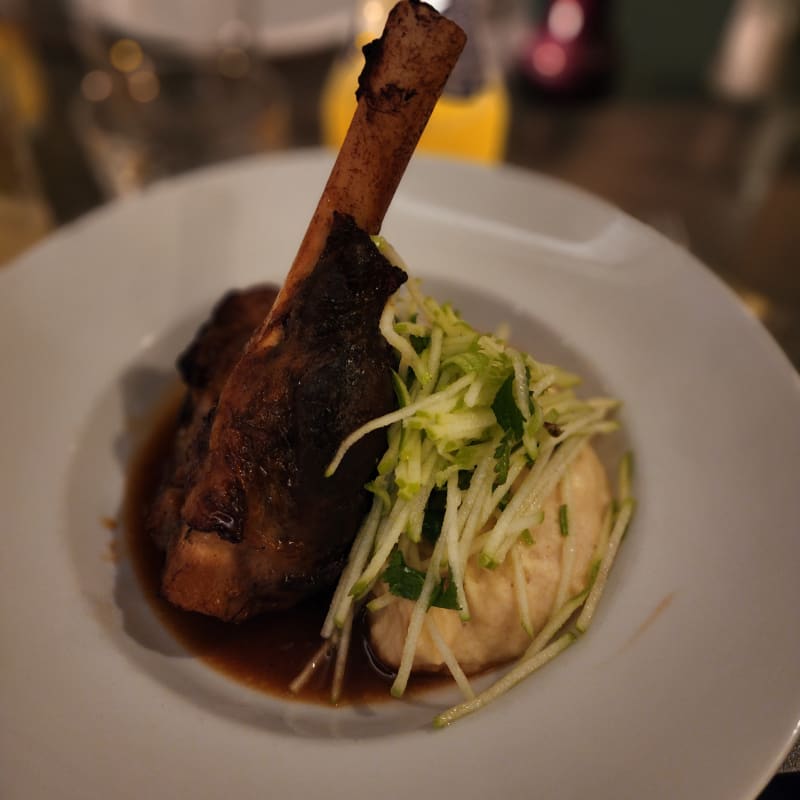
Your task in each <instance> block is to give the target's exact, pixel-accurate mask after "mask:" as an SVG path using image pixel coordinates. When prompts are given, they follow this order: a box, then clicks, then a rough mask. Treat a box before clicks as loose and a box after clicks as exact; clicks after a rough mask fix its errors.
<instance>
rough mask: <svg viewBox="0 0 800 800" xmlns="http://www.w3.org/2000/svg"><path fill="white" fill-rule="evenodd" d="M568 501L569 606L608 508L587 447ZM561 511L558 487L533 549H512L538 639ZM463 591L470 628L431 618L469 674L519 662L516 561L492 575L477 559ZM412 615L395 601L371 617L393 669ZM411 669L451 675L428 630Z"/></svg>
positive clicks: (522, 645)
mask: <svg viewBox="0 0 800 800" xmlns="http://www.w3.org/2000/svg"><path fill="white" fill-rule="evenodd" d="M570 495H571V497H570V503H569V535H570V537H574V545H575V560H574V563H573V571H572V577H571V580H570V583H569V591H568V592H567V599H569V598H571V597H574V596H575V595H576V594H578V593H580V592H581V591H583V590H584V589H585V588H586V586H587V583H588V580H589V573H590V570H591V563H592V556H593V553H594V550H595V545H596V543H597V540H598V538H599V536H600V531H601V528H602V524H603V517H604V515H605V511H606V508H607V506H608V503H609V502H610V492H609V487H608V479H607V477H606V473H605V470H604V469H603V466H602V464H601V463H600V460H599V459H598V457H597V454H596V453H595V451H594V450H593V449H592V448H591V447H588V446H587V447H585V448H584V449H583V452H582V453H581V455H580V456H579V457H578V458H577V459H576V461H575V463H574V464H573V465H572V467H571V468H570ZM562 503H564V499H563V497H562V488H561V484H560V483H559V485H558V486H557V488H556V489H555V491H553V493H552V494H551V495H550V496H549V497H548V498H547V499H546V500H545V502H544V503H543V504H542V510H543V511H544V520H543V521H542V523H541V524H540V525H538V526H536V527H535V528H534V529H533V530H532V531H531V533H532V534H533V537H534V543H533V545H525V544H521V543H518V544H516V545H515V547H517V548H519V554H520V557H521V561H522V568H523V574H524V576H525V582H526V590H527V596H528V604H529V607H530V615H531V624H532V627H533V632H534V635H535V634H536V633H537V632H538V631H540V630H541V629H542V628H543V627H544V625H545V624H546V622H547V620H548V619H549V617H550V615H551V614H552V613H553V612H554V611H555V610H556V609H554V608H553V604H554V602H555V599H556V593H557V591H558V585H559V581H560V578H561V570H562V561H563V554H564V552H566V548H565V546H564V543H565V541H566V539H565V537H563V536H562V535H561V529H560V525H559V507H560V506H561V504H562ZM464 590H465V592H466V595H467V602H468V603H469V609H470V614H471V619H470V621H469V622H466V623H464V622H462V621H461V619H460V618H459V616H458V612H456V611H451V610H448V609H443V608H431V609H430V610H429V611H428V615H429V616H431V617H432V618H433V620H434V621H435V623H436V625H437V627H438V628H439V631H440V633H441V635H442V638H443V639H444V641H445V642H446V643H447V645H448V646H449V647H450V649H451V650H452V651H453V655H454V656H455V658H456V660H457V661H458V663H459V664H460V665H461V668H462V669H463V670H464V672H466V673H467V674H471V673H475V672H479V671H480V670H482V669H485V668H486V667H488V666H491V665H493V664H498V663H501V662H504V661H510V660H511V659H514V658H517V657H519V656H520V655H522V653H523V652H524V651H525V649H526V648H527V646H528V645H529V644H530V642H531V638H530V636H529V635H528V634H527V633H526V632H525V630H524V629H523V627H522V625H521V622H520V611H519V607H518V602H517V594H516V588H515V585H514V568H513V565H512V561H511V558H510V557H507V558H506V559H505V561H504V562H503V563H502V564H501V565H500V566H498V567H497V568H496V569H493V570H490V569H485V568H483V567H480V566H478V563H477V555H475V556H473V557H472V558H470V560H469V562H468V563H467V569H466V573H465V577H464ZM413 609H414V603H413V602H412V601H410V600H404V599H398V600H396V601H395V602H393V603H391V605H388V606H386V607H384V608H382V609H379V610H378V611H375V612H373V613H371V614H370V638H371V642H372V647H373V649H374V651H375V653H376V655H377V656H378V657H379V658H380V659H381V661H383V662H384V663H385V664H386V665H388V666H394V667H397V666H398V665H399V664H400V658H401V655H402V652H403V643H404V641H405V638H406V631H407V630H408V623H409V619H410V617H411V613H412V611H413ZM413 669H414V670H415V671H428V672H430V671H437V672H438V671H440V670H443V669H446V666H445V665H444V660H443V658H442V657H441V655H440V653H439V651H438V649H437V647H436V645H435V644H434V643H433V640H432V639H431V636H430V634H429V633H428V630H427V625H425V626H423V629H422V632H421V634H420V637H419V640H418V642H417V649H416V655H415V656H414V664H413Z"/></svg>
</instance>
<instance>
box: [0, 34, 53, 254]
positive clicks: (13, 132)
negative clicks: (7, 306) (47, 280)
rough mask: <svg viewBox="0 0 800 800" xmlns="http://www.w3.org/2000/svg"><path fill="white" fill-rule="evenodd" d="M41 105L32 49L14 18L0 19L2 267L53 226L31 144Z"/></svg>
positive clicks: (0, 230)
mask: <svg viewBox="0 0 800 800" xmlns="http://www.w3.org/2000/svg"><path fill="white" fill-rule="evenodd" d="M42 106H43V95H42V91H41V83H40V81H39V78H38V75H37V70H36V67H35V62H34V61H33V60H32V57H31V55H30V51H29V50H28V49H27V47H26V45H25V41H24V39H23V37H22V36H21V34H20V32H19V30H18V29H17V28H16V27H15V25H14V24H13V22H11V21H10V20H2V19H0V266H1V265H2V264H3V263H4V262H6V261H8V260H10V259H11V258H13V257H14V256H16V255H18V254H19V253H21V252H22V251H23V250H25V249H26V248H27V247H29V246H30V245H32V244H33V243H34V242H36V241H37V240H38V239H40V238H41V237H43V236H44V235H45V234H46V233H47V231H48V230H49V229H50V227H51V217H50V210H49V208H48V205H47V203H46V201H45V199H44V196H43V194H42V192H41V189H40V186H39V182H38V179H37V174H36V169H35V165H34V160H33V156H32V154H31V150H30V146H29V145H30V139H29V134H30V132H31V131H32V129H33V127H34V126H35V124H36V123H37V122H38V119H39V117H40V116H41V109H42Z"/></svg>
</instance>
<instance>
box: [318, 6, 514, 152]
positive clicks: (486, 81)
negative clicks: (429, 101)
mask: <svg viewBox="0 0 800 800" xmlns="http://www.w3.org/2000/svg"><path fill="white" fill-rule="evenodd" d="M395 2H396V0H362V1H361V2H358V3H357V9H356V14H355V17H354V21H353V31H354V36H353V41H352V42H351V43H350V45H349V46H348V47H347V49H346V51H345V52H344V53H343V54H342V56H341V57H340V59H339V60H338V61H337V63H336V64H335V65H334V67H333V69H332V70H331V73H330V75H329V76H328V80H327V83H326V85H325V89H324V91H323V96H322V103H321V117H322V132H323V140H324V142H325V144H326V145H328V146H329V147H332V148H338V147H339V146H340V145H341V143H342V140H343V139H344V135H345V133H346V132H347V128H348V126H349V124H350V120H351V118H352V116H353V112H354V111H355V107H356V99H355V92H356V87H357V85H358V75H359V73H360V72H361V69H362V67H363V66H364V56H363V54H362V52H361V48H362V47H363V46H364V45H365V44H367V43H368V42H370V41H372V40H373V39H375V38H377V37H378V36H380V34H381V31H382V30H383V26H384V24H385V22H386V17H387V15H388V14H389V11H390V10H391V8H392V7H393V6H394V5H395ZM431 5H433V6H434V7H435V8H436V9H437V10H438V11H440V12H442V13H443V14H444V15H445V16H447V17H450V18H451V19H452V20H454V21H455V22H457V23H458V24H459V25H460V26H461V27H462V28H464V30H465V31H466V33H467V36H468V39H467V45H466V47H465V48H464V52H463V53H462V55H461V58H460V59H459V61H458V64H457V65H456V67H455V69H454V70H453V74H452V75H451V76H450V80H449V81H448V83H447V86H446V87H445V90H444V94H443V95H442V97H441V99H440V100H439V103H438V104H437V106H436V108H435V110H434V112H433V115H432V116H431V119H430V121H429V122H428V125H427V127H426V129H425V132H424V133H423V135H422V138H421V139H420V142H419V146H418V148H417V149H418V150H419V151H420V152H428V153H437V154H442V155H449V156H454V157H460V158H465V159H471V160H475V161H482V162H487V163H493V162H496V161H500V160H501V159H502V158H503V156H504V154H505V145H506V135H507V130H508V122H509V98H508V92H507V90H506V85H505V80H504V76H503V74H502V70H501V68H500V64H499V59H498V58H497V56H496V53H495V52H494V50H493V47H492V40H491V37H490V34H489V31H488V29H487V13H488V4H487V2H486V0H438V2H437V0H433V2H431Z"/></svg>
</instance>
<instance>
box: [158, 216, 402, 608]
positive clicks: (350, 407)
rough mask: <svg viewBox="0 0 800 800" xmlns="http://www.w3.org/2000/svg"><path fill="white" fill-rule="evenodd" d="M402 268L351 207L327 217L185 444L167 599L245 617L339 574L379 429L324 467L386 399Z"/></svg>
mask: <svg viewBox="0 0 800 800" xmlns="http://www.w3.org/2000/svg"><path fill="white" fill-rule="evenodd" d="M404 280H405V274H404V273H403V271H402V270H400V269H398V268H396V267H393V266H392V265H391V264H389V262H388V261H387V260H386V259H385V258H383V256H381V255H380V254H379V253H378V251H377V249H376V248H375V246H374V245H373V244H372V241H371V240H370V238H369V236H368V235H367V234H366V233H364V232H363V231H361V230H359V229H358V228H357V227H356V225H355V223H354V221H353V220H352V218H350V217H347V216H344V215H341V214H336V215H335V217H334V223H333V227H332V229H331V233H330V235H329V237H328V239H327V242H326V245H325V248H324V250H323V253H322V256H321V257H320V259H319V262H318V263H317V265H316V266H315V267H314V269H313V271H312V272H311V273H310V274H309V275H308V276H307V277H306V278H305V279H304V280H303V281H302V282H301V283H300V284H299V285H298V286H297V288H296V290H295V292H294V293H293V298H292V302H291V303H290V304H288V305H287V306H285V307H284V309H282V313H281V314H280V315H279V316H278V317H277V318H274V317H273V319H272V320H271V325H270V327H271V328H272V329H273V330H274V329H276V328H277V329H279V330H280V337H279V339H280V341H279V342H278V343H277V344H276V345H275V346H273V347H268V348H262V347H257V346H253V342H251V343H250V346H248V347H247V348H246V349H245V350H244V353H243V354H242V356H241V358H240V359H239V360H238V362H237V363H236V365H235V366H234V367H233V369H232V370H231V371H230V373H229V374H228V376H227V379H226V380H224V384H225V385H224V388H223V389H222V392H221V395H220V397H219V401H218V405H217V407H216V409H215V410H214V411H213V414H212V415H209V420H210V425H208V423H206V425H205V428H204V430H203V431H202V434H203V435H206V434H207V442H206V441H203V442H202V443H201V444H200V445H199V446H197V445H196V444H193V445H191V446H193V447H195V451H194V452H195V453H196V454H199V456H200V457H199V460H198V463H197V464H196V467H194V468H193V470H192V475H191V477H190V479H189V480H187V482H186V484H187V491H186V496H185V501H184V504H183V507H182V511H181V522H182V528H181V530H180V531H179V532H178V533H177V535H172V536H170V537H169V542H168V546H167V560H166V567H165V571H164V576H163V582H162V590H163V593H164V595H165V596H166V597H167V599H168V600H170V601H171V602H173V603H174V604H176V605H178V606H181V607H183V608H186V609H188V610H193V611H200V612H202V613H205V614H211V615H213V616H216V617H219V618H221V619H225V620H242V619H245V618H246V617H248V616H251V615H253V614H255V613H258V612H260V611H263V610H266V609H272V608H285V607H288V606H291V605H293V604H294V603H296V602H297V601H298V600H300V599H302V598H303V597H306V596H308V595H309V594H311V593H313V592H315V591H317V590H318V589H320V588H323V587H325V586H328V585H330V584H331V583H332V582H333V581H334V580H335V579H336V577H337V575H338V573H339V571H340V570H341V566H342V563H343V561H344V559H345V558H346V554H347V550H348V547H349V544H350V542H351V541H352V538H353V536H354V535H355V532H356V530H357V528H358V524H359V522H360V519H361V517H362V516H363V513H364V511H365V500H366V498H365V496H364V492H363V489H362V487H363V484H364V483H365V482H366V481H367V480H369V478H370V476H371V474H372V472H373V471H374V469H375V465H376V462H377V460H378V458H379V457H380V455H381V453H382V451H383V449H384V448H385V434H383V433H381V432H376V433H375V434H374V435H371V436H368V437H366V438H365V439H362V440H361V442H359V444H358V445H356V446H355V447H354V448H353V449H352V450H351V451H350V452H349V453H348V455H347V457H346V458H345V460H344V461H343V463H342V464H341V466H340V467H339V469H338V470H337V472H336V474H335V475H334V476H332V477H331V478H325V477H324V470H325V468H326V466H327V465H328V463H329V462H330V460H331V459H332V457H333V455H334V453H335V451H336V449H337V447H338V445H339V443H340V442H341V440H342V439H343V438H344V437H345V436H346V435H347V434H349V433H350V432H351V431H353V430H354V429H355V428H356V427H358V426H359V425H361V424H363V423H364V422H366V421H367V420H369V419H371V418H373V417H375V416H378V415H380V414H383V413H386V412H387V411H389V410H390V409H391V408H392V407H393V391H392V385H391V373H390V368H391V366H392V365H393V357H392V354H391V351H390V349H389V347H388V346H387V344H386V343H385V341H384V340H383V338H382V337H381V336H380V334H379V332H378V320H379V318H380V315H381V312H382V311H383V307H384V305H385V304H386V301H387V299H388V298H389V296H390V295H391V294H392V293H393V292H394V291H396V289H397V288H398V287H399V286H400V285H401V284H402V283H403V281H404ZM220 382H221V381H220ZM211 383H213V384H216V379H213V380H212V381H211Z"/></svg>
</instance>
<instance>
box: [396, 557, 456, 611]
mask: <svg viewBox="0 0 800 800" xmlns="http://www.w3.org/2000/svg"><path fill="white" fill-rule="evenodd" d="M381 580H384V581H386V583H387V584H389V591H390V592H391V593H392V594H394V595H397V597H404V598H405V599H406V600H417V599H418V598H419V595H420V592H422V584H423V583H425V574H424V573H423V572H420V571H419V570H418V569H414V568H413V567H409V566H408V564H406V560H405V559H404V558H403V554H402V553H401V552H400V551H399V550H398V549H397V548H395V549H394V550H392V552H391V555H390V556H389V563H388V566H387V567H386V569H385V570H384V572H383V575H381ZM430 605H431V606H437V607H438V608H450V609H453V610H455V611H458V610H459V609H460V606H459V605H458V599H457V597H456V585H455V583H453V581H452V580H451V578H450V576H449V575H448V576H447V577H446V578H444V579H443V580H441V581H439V583H438V584H437V585H436V586H434V587H433V594H432V595H431V602H430Z"/></svg>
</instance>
